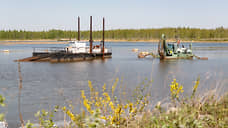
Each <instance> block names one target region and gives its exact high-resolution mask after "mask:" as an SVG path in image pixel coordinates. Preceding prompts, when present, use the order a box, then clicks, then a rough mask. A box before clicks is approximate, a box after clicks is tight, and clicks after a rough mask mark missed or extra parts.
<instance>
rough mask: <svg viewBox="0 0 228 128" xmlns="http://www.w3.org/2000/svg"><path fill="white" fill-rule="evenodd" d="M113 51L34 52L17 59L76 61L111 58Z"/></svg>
mask: <svg viewBox="0 0 228 128" xmlns="http://www.w3.org/2000/svg"><path fill="white" fill-rule="evenodd" d="M111 57H112V53H111V52H110V53H104V55H103V53H61V52H60V53H47V52H41V53H40V52H39V53H36V52H34V53H33V56H32V57H28V58H24V59H20V60H17V61H19V62H53V63H55V62H75V61H85V60H94V59H104V58H111Z"/></svg>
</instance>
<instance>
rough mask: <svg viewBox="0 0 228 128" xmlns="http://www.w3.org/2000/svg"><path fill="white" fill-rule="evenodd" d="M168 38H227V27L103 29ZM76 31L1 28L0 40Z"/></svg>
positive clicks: (117, 36) (70, 35) (121, 36)
mask: <svg viewBox="0 0 228 128" xmlns="http://www.w3.org/2000/svg"><path fill="white" fill-rule="evenodd" d="M163 33H164V34H165V35H166V37H167V38H168V39H175V37H178V38H180V39H181V40H228V29H225V28H223V27H219V28H215V29H199V28H185V27H184V28H159V29H117V30H107V31H105V38H106V39H110V40H129V41H131V40H132V41H134V40H136V41H137V40H154V39H160V37H161V35H162V34H163ZM77 35H78V33H77V31H67V30H65V31H63V30H49V31H24V30H1V31H0V40H38V39H56V40H61V39H75V38H76V37H77ZM80 38H81V40H88V39H89V31H81V37H80ZM93 39H94V40H100V39H102V31H93Z"/></svg>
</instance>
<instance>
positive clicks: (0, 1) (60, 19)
mask: <svg viewBox="0 0 228 128" xmlns="http://www.w3.org/2000/svg"><path fill="white" fill-rule="evenodd" d="M90 15H91V16H93V26H94V29H95V30H100V29H101V28H102V17H105V19H106V28H107V29H139V28H162V27H194V28H195V27H196V28H216V27H220V26H223V27H225V28H228V0H0V30H8V29H22V30H33V31H40V30H49V29H61V30H76V29H77V25H76V23H77V22H76V21H77V16H80V17H81V29H83V30H88V29H89V16H90Z"/></svg>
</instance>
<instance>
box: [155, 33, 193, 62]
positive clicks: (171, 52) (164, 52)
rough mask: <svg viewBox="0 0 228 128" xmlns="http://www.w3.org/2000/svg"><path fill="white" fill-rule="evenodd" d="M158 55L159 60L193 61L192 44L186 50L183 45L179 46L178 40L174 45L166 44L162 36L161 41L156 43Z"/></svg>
mask: <svg viewBox="0 0 228 128" xmlns="http://www.w3.org/2000/svg"><path fill="white" fill-rule="evenodd" d="M158 54H159V56H160V59H161V60H163V59H193V57H194V55H193V54H192V44H190V45H189V48H186V47H185V46H184V45H183V44H182V46H180V40H177V41H176V42H175V43H166V37H165V35H164V34H162V38H161V41H160V42H159V43H158Z"/></svg>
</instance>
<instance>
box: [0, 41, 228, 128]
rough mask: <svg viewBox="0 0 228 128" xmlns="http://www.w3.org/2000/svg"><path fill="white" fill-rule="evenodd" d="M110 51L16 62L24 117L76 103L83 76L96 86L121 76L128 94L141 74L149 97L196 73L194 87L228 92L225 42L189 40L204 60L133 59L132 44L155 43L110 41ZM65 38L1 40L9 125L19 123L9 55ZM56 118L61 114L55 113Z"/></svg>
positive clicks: (146, 47) (0, 80)
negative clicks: (75, 58) (100, 55)
mask: <svg viewBox="0 0 228 128" xmlns="http://www.w3.org/2000/svg"><path fill="white" fill-rule="evenodd" d="M107 45H109V46H111V47H112V51H113V56H112V58H111V59H106V60H104V61H103V60H93V61H80V62H72V63H48V62H23V63H21V70H22V77H23V89H22V97H21V99H22V104H21V110H22V114H23V118H24V120H32V121H35V117H34V113H35V112H37V111H38V110H40V109H52V108H53V106H55V105H67V104H68V103H69V101H73V103H74V104H78V103H79V98H80V90H85V91H86V93H88V91H89V88H88V86H87V85H88V80H90V81H92V83H93V85H94V87H95V88H98V89H99V88H101V87H102V86H103V84H104V83H106V84H107V86H108V87H110V86H111V85H112V84H113V80H114V79H115V78H119V79H121V80H122V81H123V82H122V83H120V84H119V85H118V86H120V85H121V86H124V87H125V90H126V92H127V93H128V96H130V94H132V92H133V90H134V89H135V87H136V86H138V85H139V84H140V83H141V82H142V81H144V80H145V79H148V80H153V82H152V84H151V89H152V92H151V96H152V97H153V99H154V102H157V101H159V100H162V99H164V98H167V97H168V95H169V84H170V83H171V81H172V80H173V79H174V78H176V79H177V81H178V82H179V83H180V84H182V85H183V86H184V90H185V94H186V95H187V94H189V93H190V92H191V89H192V86H193V84H194V81H195V80H196V79H197V77H198V76H200V78H201V80H200V85H199V91H200V92H202V93H203V92H205V91H207V90H210V89H213V88H217V89H218V90H221V91H220V93H223V92H227V89H228V87H227V83H228V68H227V65H228V44H225V43H194V44H193V48H194V50H193V52H194V54H196V55H198V56H203V57H208V58H209V60H172V61H160V60H159V59H153V58H152V57H148V58H144V59H138V58H137V53H134V52H132V51H131V50H132V49H133V48H138V49H140V50H143V51H154V50H155V47H156V45H157V44H155V43H145V42H138V43H128V42H117V43H112V42H109V43H107ZM62 46H65V45H64V44H58V45H57V44H33V45H32V44H24V45H23V44H18V45H1V44H0V51H2V50H5V49H9V50H10V51H11V52H9V53H4V52H0V88H1V90H0V94H2V95H3V96H4V97H6V104H7V106H6V107H5V108H4V109H1V111H5V112H6V119H7V122H8V123H9V125H10V126H12V127H15V126H16V125H17V124H18V123H19V116H18V110H17V104H18V102H17V98H18V97H17V96H18V68H17V67H18V65H17V62H14V61H13V60H16V59H21V58H25V57H29V56H31V55H32V50H33V47H62ZM56 119H57V120H58V119H62V115H57V117H56Z"/></svg>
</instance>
